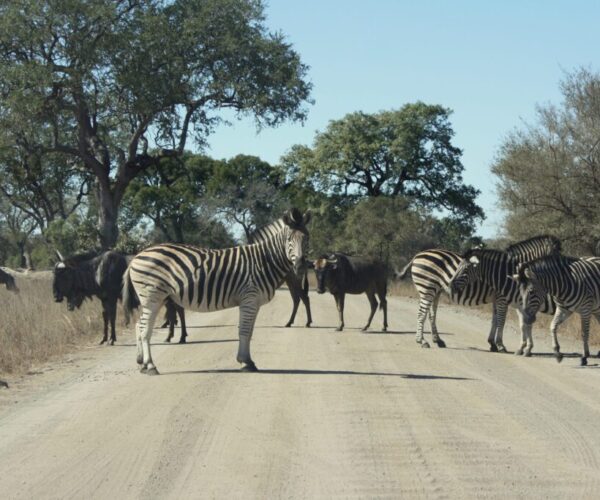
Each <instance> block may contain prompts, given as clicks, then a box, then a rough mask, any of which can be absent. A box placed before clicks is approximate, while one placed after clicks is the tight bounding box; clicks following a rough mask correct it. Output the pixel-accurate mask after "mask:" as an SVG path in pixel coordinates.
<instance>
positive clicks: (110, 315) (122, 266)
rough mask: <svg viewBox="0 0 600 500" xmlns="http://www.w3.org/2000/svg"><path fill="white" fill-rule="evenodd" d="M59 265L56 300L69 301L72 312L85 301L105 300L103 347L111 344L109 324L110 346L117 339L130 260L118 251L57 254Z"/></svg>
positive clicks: (55, 278)
mask: <svg viewBox="0 0 600 500" xmlns="http://www.w3.org/2000/svg"><path fill="white" fill-rule="evenodd" d="M57 255H58V257H59V259H60V260H59V262H58V263H57V264H56V266H55V267H54V280H53V283H52V289H53V292H54V300H55V301H56V302H62V301H63V299H64V298H66V299H67V308H68V309H69V311H73V310H74V309H76V308H79V307H81V304H82V303H83V301H84V300H85V299H91V298H93V297H98V298H99V299H100V300H101V301H102V318H103V319H104V336H103V337H102V341H101V342H100V344H103V343H104V342H108V324H109V322H110V328H111V335H110V342H108V343H109V344H110V345H113V344H114V343H115V341H116V340H117V336H116V333H115V320H116V316H117V301H118V300H119V298H120V297H121V286H122V278H123V273H124V272H125V270H126V269H127V260H126V258H125V256H124V255H123V254H121V253H119V252H115V251H112V250H109V251H106V252H103V253H100V254H98V253H96V252H88V253H84V254H78V255H74V256H72V257H69V258H66V259H65V258H63V257H62V255H60V253H58V252H57Z"/></svg>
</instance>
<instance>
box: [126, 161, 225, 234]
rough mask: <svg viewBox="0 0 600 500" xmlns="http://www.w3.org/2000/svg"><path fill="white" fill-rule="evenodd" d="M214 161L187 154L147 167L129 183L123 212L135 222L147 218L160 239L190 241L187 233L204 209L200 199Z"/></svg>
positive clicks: (194, 226)
mask: <svg viewBox="0 0 600 500" xmlns="http://www.w3.org/2000/svg"><path fill="white" fill-rule="evenodd" d="M214 163H215V162H214V160H212V159H211V158H208V157H206V156H201V155H192V154H189V153H186V154H184V155H183V156H182V157H181V158H165V159H163V160H162V161H161V162H160V163H159V164H158V165H156V166H152V167H149V168H148V169H146V171H144V172H143V173H142V174H141V175H139V176H138V177H137V178H136V179H135V180H134V181H133V182H132V183H131V184H130V186H129V189H128V191H127V195H126V197H125V200H124V208H125V210H124V215H127V216H128V217H129V218H130V219H131V221H133V222H134V223H135V222H136V221H138V220H139V219H141V218H143V217H147V218H148V219H150V220H151V221H152V222H153V224H154V226H155V227H156V228H157V229H158V230H159V231H160V233H161V235H162V238H160V239H161V240H162V241H165V240H166V241H174V242H177V243H183V242H190V237H189V234H190V233H191V232H193V231H194V229H195V228H196V223H197V220H198V218H199V217H200V216H201V214H202V212H203V210H202V209H203V208H205V207H204V206H203V205H204V204H203V202H202V198H203V197H204V195H205V193H206V182H207V180H208V179H209V178H210V177H211V174H212V172H213V168H214V166H213V164H214ZM204 211H206V210H204ZM128 225H129V224H128Z"/></svg>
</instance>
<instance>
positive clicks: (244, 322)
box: [237, 295, 260, 372]
mask: <svg viewBox="0 0 600 500" xmlns="http://www.w3.org/2000/svg"><path fill="white" fill-rule="evenodd" d="M259 308H260V305H259V304H258V301H257V299H256V298H255V297H254V296H253V295H252V296H251V297H249V298H247V299H242V302H241V304H240V324H239V327H238V328H239V330H238V335H239V339H240V344H239V347H238V354H237V361H238V363H242V364H243V365H244V366H242V371H244V372H257V371H258V368H257V367H256V365H255V364H254V361H252V357H251V356H250V341H251V340H252V332H253V331H254V323H255V322H256V316H257V315H258V310H259Z"/></svg>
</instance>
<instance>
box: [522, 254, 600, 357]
mask: <svg viewBox="0 0 600 500" xmlns="http://www.w3.org/2000/svg"><path fill="white" fill-rule="evenodd" d="M513 278H514V279H515V280H516V281H517V282H518V283H519V290H520V293H521V299H522V301H523V316H524V320H525V322H527V323H529V324H531V323H533V322H534V321H535V315H536V313H537V312H538V310H539V309H540V305H541V303H542V300H543V297H544V296H545V295H546V294H550V295H551V296H552V298H553V299H554V301H555V302H556V306H557V307H556V312H555V313H554V318H553V319H552V323H551V325H550V332H551V334H552V347H553V349H554V353H555V355H556V359H557V360H558V361H561V360H562V354H561V352H560V345H559V344H558V338H557V335H556V333H557V330H558V327H559V326H560V325H561V324H562V323H563V322H564V321H565V320H566V319H567V318H568V317H569V316H571V314H573V313H574V312H577V313H579V316H580V317H581V338H582V340H583V355H582V356H581V365H582V366H585V365H587V358H588V357H589V355H590V348H589V345H588V338H589V333H590V321H591V317H592V316H595V317H596V319H597V320H598V321H600V258H595V257H589V258H576V257H566V256H560V255H559V256H550V257H541V258H539V259H536V260H533V261H531V262H527V263H525V264H522V265H520V266H519V268H518V271H517V273H515V275H514V276H513Z"/></svg>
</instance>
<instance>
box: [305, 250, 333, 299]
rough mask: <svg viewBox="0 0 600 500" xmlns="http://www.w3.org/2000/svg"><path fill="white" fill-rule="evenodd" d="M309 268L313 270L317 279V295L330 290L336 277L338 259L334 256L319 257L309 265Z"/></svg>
mask: <svg viewBox="0 0 600 500" xmlns="http://www.w3.org/2000/svg"><path fill="white" fill-rule="evenodd" d="M310 267H312V268H313V269H314V270H315V275H316V277H317V293H325V291H326V290H327V289H329V290H331V289H332V285H333V284H334V283H335V277H336V275H337V268H338V258H337V256H336V255H335V254H332V255H330V256H326V255H325V256H321V257H319V258H318V259H317V260H315V261H314V262H312V263H311V265H310Z"/></svg>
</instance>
